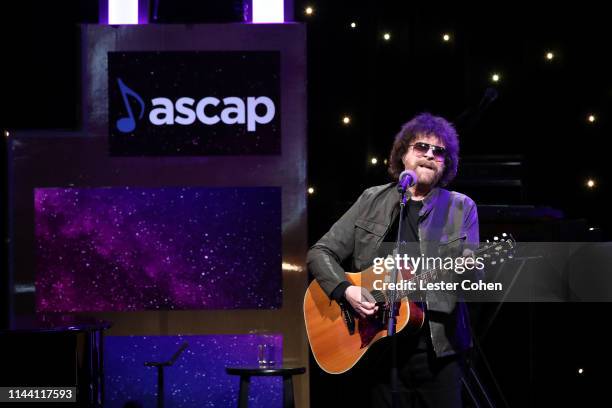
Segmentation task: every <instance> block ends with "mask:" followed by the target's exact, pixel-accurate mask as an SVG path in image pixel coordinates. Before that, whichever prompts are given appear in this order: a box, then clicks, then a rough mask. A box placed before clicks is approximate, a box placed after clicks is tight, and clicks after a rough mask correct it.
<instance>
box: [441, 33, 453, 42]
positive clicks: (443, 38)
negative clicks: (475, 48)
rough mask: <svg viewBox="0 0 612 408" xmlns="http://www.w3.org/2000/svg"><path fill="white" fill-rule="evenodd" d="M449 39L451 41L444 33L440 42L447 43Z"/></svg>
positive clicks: (448, 35)
mask: <svg viewBox="0 0 612 408" xmlns="http://www.w3.org/2000/svg"><path fill="white" fill-rule="evenodd" d="M450 39H451V36H450V34H446V33H445V34H444V35H443V36H442V40H444V42H449V41H450Z"/></svg>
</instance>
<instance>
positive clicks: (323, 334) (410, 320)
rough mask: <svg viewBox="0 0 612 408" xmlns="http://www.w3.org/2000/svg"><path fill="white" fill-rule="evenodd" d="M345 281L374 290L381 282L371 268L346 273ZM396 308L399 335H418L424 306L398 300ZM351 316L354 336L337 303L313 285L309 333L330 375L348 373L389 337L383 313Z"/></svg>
mask: <svg viewBox="0 0 612 408" xmlns="http://www.w3.org/2000/svg"><path fill="white" fill-rule="evenodd" d="M346 279H347V280H348V281H349V282H351V284H353V285H356V286H362V287H364V288H366V289H368V290H371V288H373V283H374V281H375V280H380V279H381V275H377V274H375V273H374V272H373V267H370V268H368V269H366V270H365V271H363V272H357V273H346ZM397 306H399V308H398V309H399V313H398V314H397V323H396V332H398V333H399V332H400V331H401V330H409V331H414V332H417V331H418V330H419V329H420V328H421V327H422V326H423V322H424V321H425V314H424V311H423V309H422V308H421V306H420V305H419V304H417V303H414V302H411V301H410V300H408V299H407V298H403V299H402V300H401V301H398V302H397V303H396V307H397ZM380 309H381V308H380V307H379V311H380ZM349 313H352V312H349ZM352 316H353V318H354V332H353V334H351V333H350V330H349V326H348V325H347V321H346V318H345V316H344V315H343V312H342V309H341V308H340V306H339V305H338V303H337V302H335V301H330V299H329V298H328V297H327V295H326V294H325V292H324V291H323V289H322V288H321V286H320V285H319V283H318V282H317V281H316V280H313V281H312V282H311V284H310V285H309V286H308V289H307V290H306V295H305V297H304V320H305V322H306V333H307V334H308V340H309V342H310V347H311V349H312V353H313V355H314V357H315V359H316V361H317V363H318V364H319V366H320V367H321V369H323V370H324V371H326V372H328V373H330V374H341V373H343V372H345V371H348V370H349V369H351V368H352V367H353V366H354V365H355V364H356V363H357V362H358V361H359V360H360V359H361V358H362V357H363V355H364V354H365V353H366V352H367V351H368V349H369V348H370V347H371V346H372V345H373V344H374V343H375V342H376V341H378V340H380V339H381V338H383V337H386V336H387V325H386V322H385V321H384V319H383V318H381V313H377V314H375V315H373V316H368V317H367V318H361V317H359V315H357V314H356V313H352Z"/></svg>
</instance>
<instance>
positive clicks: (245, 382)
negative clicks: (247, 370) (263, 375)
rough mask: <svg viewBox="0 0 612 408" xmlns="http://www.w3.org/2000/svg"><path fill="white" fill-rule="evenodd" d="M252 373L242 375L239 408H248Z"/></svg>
mask: <svg viewBox="0 0 612 408" xmlns="http://www.w3.org/2000/svg"><path fill="white" fill-rule="evenodd" d="M250 383H251V376H250V375H241V376H240V391H239V392H238V408H248V406H249V385H250Z"/></svg>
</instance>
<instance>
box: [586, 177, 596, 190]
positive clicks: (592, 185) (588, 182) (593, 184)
mask: <svg viewBox="0 0 612 408" xmlns="http://www.w3.org/2000/svg"><path fill="white" fill-rule="evenodd" d="M586 185H587V187H588V188H594V187H595V180H593V179H588V180H587V183H586Z"/></svg>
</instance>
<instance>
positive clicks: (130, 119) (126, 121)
mask: <svg viewBox="0 0 612 408" xmlns="http://www.w3.org/2000/svg"><path fill="white" fill-rule="evenodd" d="M117 83H118V84H119V90H120V91H121V97H122V98H123V103H124V105H125V108H126V109H127V112H128V116H126V117H123V118H120V119H119V120H118V121H117V129H119V131H120V132H122V133H130V132H132V131H133V130H134V129H136V120H135V119H134V113H133V112H132V107H131V106H130V103H129V101H128V95H129V96H132V97H133V98H135V99H136V100H137V101H138V103H139V104H140V115H139V116H138V119H142V115H143V114H144V110H145V104H144V101H143V100H142V98H141V97H140V95H138V94H137V93H136V92H134V91H133V90H131V89H130V88H128V86H127V85H126V84H124V83H123V81H122V80H121V78H117Z"/></svg>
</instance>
